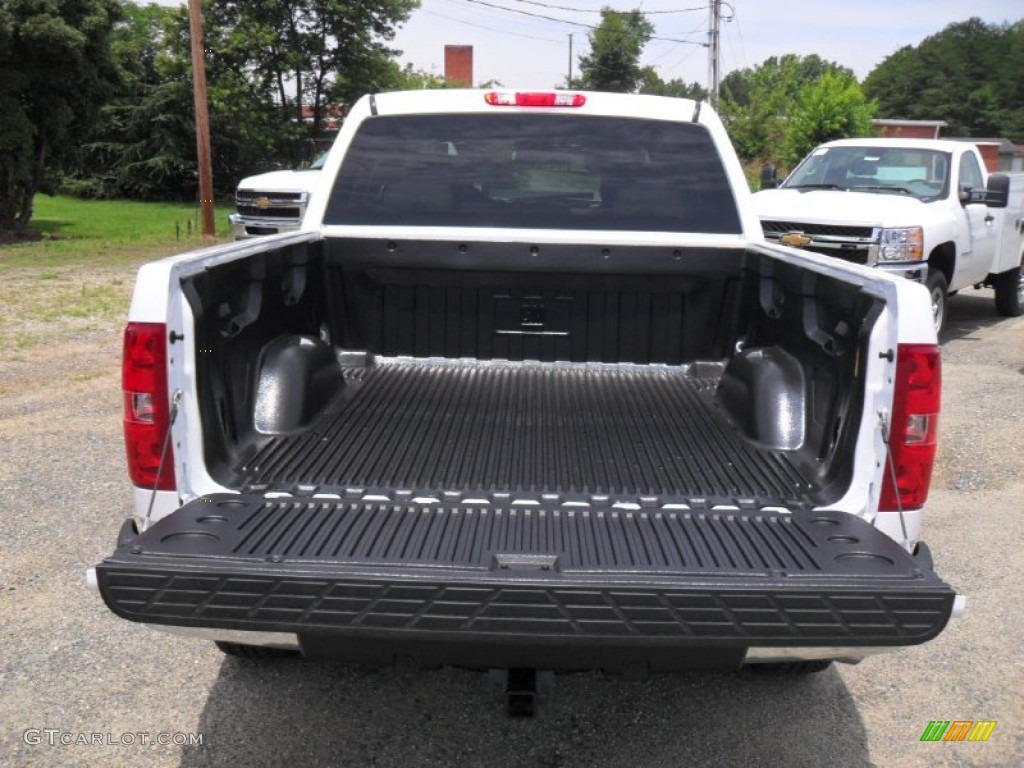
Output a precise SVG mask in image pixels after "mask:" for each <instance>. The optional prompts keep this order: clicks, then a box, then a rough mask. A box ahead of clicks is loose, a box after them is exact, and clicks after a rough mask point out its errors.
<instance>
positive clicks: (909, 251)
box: [878, 227, 924, 261]
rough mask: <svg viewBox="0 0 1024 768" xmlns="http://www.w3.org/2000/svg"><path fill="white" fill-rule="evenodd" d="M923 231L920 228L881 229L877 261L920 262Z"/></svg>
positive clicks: (922, 251) (922, 249)
mask: <svg viewBox="0 0 1024 768" xmlns="http://www.w3.org/2000/svg"><path fill="white" fill-rule="evenodd" d="M923 257H924V230H923V229H922V228H921V227H899V228H895V229H883V230H882V232H881V238H880V240H879V245H878V260H879V261H921V259H922V258H923Z"/></svg>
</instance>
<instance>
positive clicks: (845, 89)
mask: <svg viewBox="0 0 1024 768" xmlns="http://www.w3.org/2000/svg"><path fill="white" fill-rule="evenodd" d="M877 106H878V105H877V103H875V102H867V101H865V99H864V92H863V91H862V90H861V88H860V85H859V84H858V83H857V80H856V78H854V77H852V76H850V75H844V74H842V73H840V72H837V71H827V72H825V73H824V74H822V76H821V77H820V78H819V79H818V80H817V81H816V82H812V83H807V84H806V85H804V87H803V88H801V89H800V94H799V97H798V99H797V106H796V108H795V109H793V110H792V112H791V113H790V115H789V120H787V121H786V125H785V148H786V157H785V159H786V160H789V161H790V162H793V163H795V162H797V161H799V160H800V159H801V158H802V157H803V156H804V155H806V154H807V153H808V152H810V151H811V150H812V149H814V148H815V147H816V146H818V145H819V144H822V143H824V142H826V141H832V140H833V139H843V138H849V137H852V136H870V135H871V133H872V127H871V118H872V117H873V116H874V113H875V109H876V108H877Z"/></svg>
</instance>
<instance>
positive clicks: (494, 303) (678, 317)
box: [184, 239, 881, 501]
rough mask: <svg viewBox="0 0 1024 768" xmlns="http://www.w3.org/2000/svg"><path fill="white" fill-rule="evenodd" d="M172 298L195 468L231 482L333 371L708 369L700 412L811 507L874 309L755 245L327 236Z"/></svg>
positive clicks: (838, 473)
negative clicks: (810, 490) (192, 328)
mask: <svg viewBox="0 0 1024 768" xmlns="http://www.w3.org/2000/svg"><path fill="white" fill-rule="evenodd" d="M184 288H185V291H186V295H187V297H188V299H189V302H190V305H191V307H192V310H193V313H194V316H195V319H196V330H197V344H198V346H199V347H200V348H201V349H206V350H210V351H209V352H206V353H204V354H202V355H200V357H199V360H198V361H197V363H198V377H199V386H200V390H201V393H200V403H201V414H202V418H203V423H204V448H205V454H206V461H207V465H208V469H209V471H210V472H211V474H212V475H213V476H214V477H215V478H217V479H218V480H219V481H220V482H222V483H224V484H225V485H228V486H229V487H232V486H235V487H237V486H238V485H239V484H240V483H243V482H244V480H243V478H242V477H241V476H240V475H239V474H238V471H237V469H238V467H240V466H241V465H243V464H244V463H245V461H246V460H247V459H249V458H251V457H252V456H253V455H255V454H256V453H258V452H259V450H260V449H261V447H263V446H264V445H266V443H267V441H268V439H269V438H268V432H270V433H284V432H289V431H290V432H301V431H303V430H309V429H311V428H313V427H314V425H315V424H316V422H317V418H318V415H319V414H321V413H322V412H325V411H326V410H329V409H330V404H331V403H332V400H333V397H334V395H335V394H336V393H337V392H338V391H339V390H341V389H342V388H343V387H344V386H345V377H344V376H343V375H342V373H341V371H342V369H343V368H344V367H345V366H348V365H366V364H372V360H373V359H374V356H382V357H388V358H391V357H412V358H431V359H437V358H441V359H462V360H464V359H466V358H471V359H474V360H482V361H489V360H505V361H538V362H540V363H555V362H559V363H599V364H606V365H631V366H637V365H639V366H648V365H656V366H668V367H674V368H680V369H684V368H687V367H688V366H693V365H695V364H710V366H711V367H709V366H708V365H702V366H701V371H702V375H706V374H707V371H708V370H714V371H716V375H718V376H719V377H720V382H719V385H718V389H717V396H716V403H715V405H716V407H719V408H721V409H723V410H724V412H725V413H726V414H727V415H728V418H729V420H730V422H731V423H733V424H734V425H735V428H736V429H737V430H739V431H741V432H742V433H743V434H744V436H745V438H746V439H748V440H749V441H750V442H751V443H753V444H763V445H765V446H766V447H767V448H770V449H773V450H778V449H782V450H785V451H787V452H788V455H789V456H790V457H791V460H792V462H793V464H794V465H796V466H797V467H798V468H799V470H800V472H801V474H802V475H803V476H804V477H805V478H806V479H807V480H808V482H809V483H811V484H812V485H813V487H814V488H815V498H816V500H818V501H821V500H827V499H829V498H835V497H838V495H841V493H842V492H843V490H845V486H846V484H847V483H848V480H849V475H850V470H851V468H850V461H849V458H850V457H852V455H853V440H854V439H855V433H856V426H857V424H858V423H859V414H860V404H861V394H862V386H861V384H862V382H861V381H860V378H859V377H860V375H861V374H860V372H861V371H863V368H864V366H863V365H862V364H861V363H860V361H859V360H858V358H859V357H860V356H861V355H863V353H864V350H865V349H866V338H867V333H868V331H869V327H870V324H871V323H872V322H873V321H874V319H875V317H876V316H877V314H878V312H879V311H880V309H881V306H880V302H879V301H878V300H876V299H872V298H870V297H867V296H866V295H864V294H863V293H862V292H861V291H859V289H857V288H856V287H855V286H853V285H851V284H846V283H843V282H841V281H839V280H836V279H834V278H827V277H824V276H821V275H818V274H816V273H813V272H811V271H810V270H806V269H803V268H800V267H797V266H795V265H792V264H786V263H783V262H781V261H777V260H776V259H773V258H772V257H770V256H769V255H767V253H766V252H765V251H764V250H763V249H759V248H757V247H751V248H749V249H746V250H743V249H735V250H723V249H706V250H700V249H685V250H682V249H674V248H661V247H631V248H623V247H617V248H614V249H613V248H601V247H595V246H577V245H559V246H551V245H548V246H543V247H539V246H529V245H522V244H486V243H468V242H467V243H436V242H413V241H396V240H351V239H335V240H330V239H329V240H326V241H321V242H317V243H312V244H305V245H301V246H294V247H291V248H288V249H283V250H277V251H270V252H267V253H264V254H261V255H258V256H254V257H251V258H249V259H247V260H244V261H240V262H232V263H228V264H224V265H222V266H219V267H216V268H214V269H211V270H207V271H206V272H205V273H203V274H200V275H197V276H195V277H193V278H190V279H189V280H188V281H187V282H186V283H185V285H184ZM271 369H274V370H272V371H271V373H270V374H268V370H271ZM268 375H269V376H271V377H272V378H273V387H267V386H266V381H267V378H268ZM261 381H262V382H263V386H262V387H261ZM268 392H271V394H270V395H268V394H267V393H268ZM275 393H276V394H275ZM268 398H270V400H271V402H270V403H269V405H268V402H267V400H268ZM794 411H795V413H796V416H795V419H796V422H797V423H795V424H794V423H793V419H794V416H793V413H794ZM268 413H269V414H270V415H269V416H268V415H267V414H268ZM787 414H788V416H787ZM786 419H789V423H788V424H787V423H783V422H785V421H786ZM268 425H269V427H268ZM679 426H680V429H686V428H687V425H685V424H680V425H679Z"/></svg>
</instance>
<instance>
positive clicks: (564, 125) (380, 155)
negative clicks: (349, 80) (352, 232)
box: [325, 113, 740, 234]
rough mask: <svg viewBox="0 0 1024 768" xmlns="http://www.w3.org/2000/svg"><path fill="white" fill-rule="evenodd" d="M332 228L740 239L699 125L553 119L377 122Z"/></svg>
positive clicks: (362, 134)
mask: <svg viewBox="0 0 1024 768" xmlns="http://www.w3.org/2000/svg"><path fill="white" fill-rule="evenodd" d="M325 223H327V224H387V225H394V226H401V225H408V226H458V227H511V228H520V229H522V228H527V229H584V230H632V231H655V232H698V233H728V234H736V233H739V232H740V222H739V216H738V215H737V211H736V202H735V200H734V199H733V196H732V192H731V190H730V188H729V183H728V179H727V177H726V174H725V170H724V169H723V167H722V164H721V161H720V159H719V156H718V152H717V151H716V150H715V147H714V144H713V142H712V141H711V137H710V136H709V135H708V132H707V130H706V129H705V128H704V127H703V126H700V125H694V124H689V123H674V122H665V121H654V120H638V119H629V118H608V117H594V116H584V115H562V114H558V115H552V114H548V113H544V114H532V115H530V114H494V115H478V114H471V115H415V116H408V115H401V116H386V117H375V118H370V119H368V120H366V121H365V122H363V124H362V125H361V126H360V128H359V131H358V133H357V134H356V136H355V138H354V140H353V143H352V145H351V146H350V148H349V150H348V152H347V153H346V155H345V160H344V164H343V165H342V168H341V172H340V173H339V175H338V179H337V181H336V182H335V185H334V189H333V191H332V193H331V198H330V201H329V202H328V207H327V213H326V216H325Z"/></svg>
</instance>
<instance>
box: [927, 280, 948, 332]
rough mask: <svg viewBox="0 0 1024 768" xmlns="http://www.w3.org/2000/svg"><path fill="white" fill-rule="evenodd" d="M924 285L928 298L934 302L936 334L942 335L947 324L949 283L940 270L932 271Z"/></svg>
mask: <svg viewBox="0 0 1024 768" xmlns="http://www.w3.org/2000/svg"><path fill="white" fill-rule="evenodd" d="M924 285H925V288H927V289H928V296H929V298H930V299H931V301H932V323H933V324H934V325H935V333H940V332H941V331H942V326H944V325H945V324H946V301H947V299H948V294H949V283H947V282H946V276H945V275H944V274H942V273H941V272H940V271H939V270H937V269H930V270H928V279H927V280H926V281H925V283H924Z"/></svg>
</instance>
